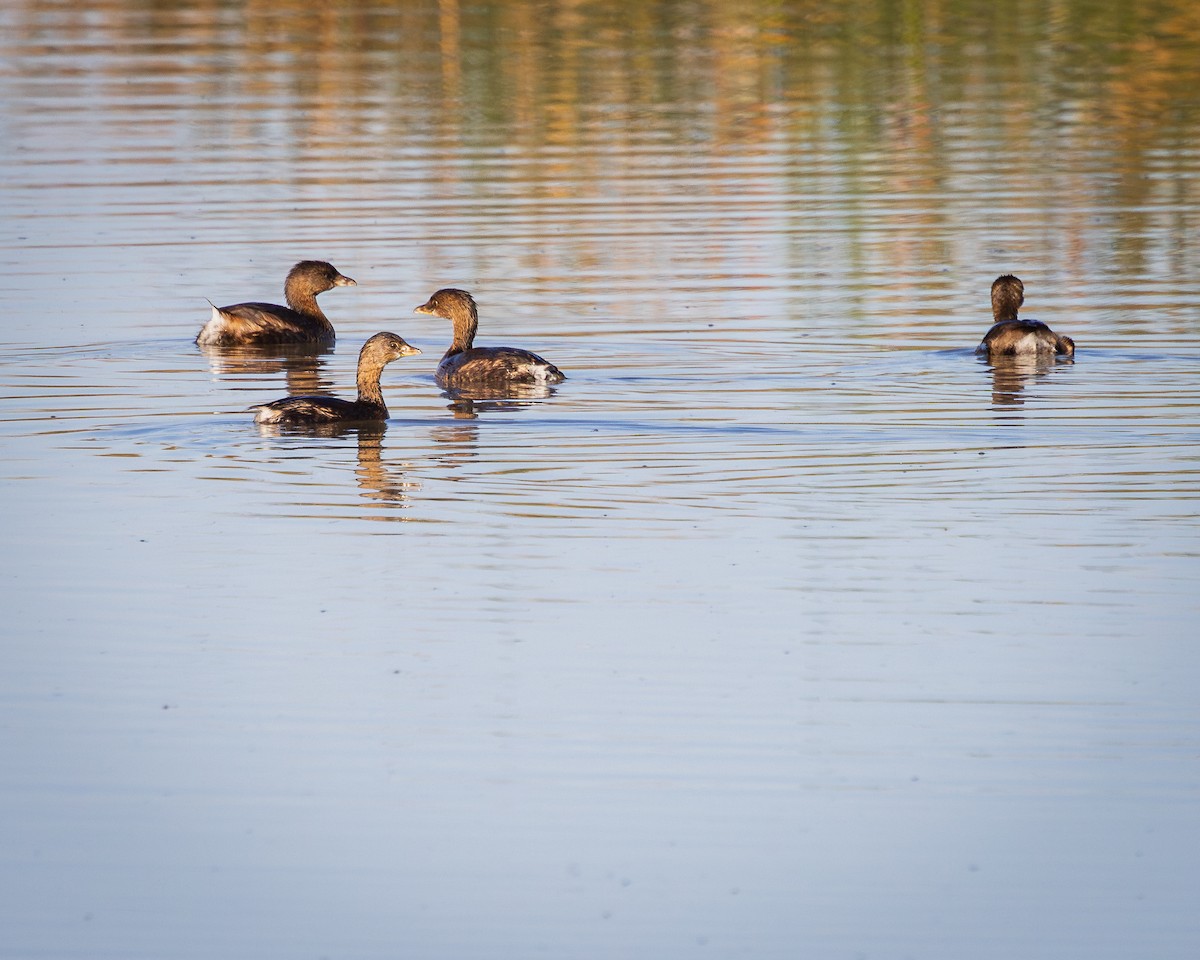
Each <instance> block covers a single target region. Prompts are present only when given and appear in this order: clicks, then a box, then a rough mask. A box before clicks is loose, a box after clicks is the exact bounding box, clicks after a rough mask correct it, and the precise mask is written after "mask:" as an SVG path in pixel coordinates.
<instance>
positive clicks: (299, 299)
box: [283, 271, 333, 330]
mask: <svg viewBox="0 0 1200 960" xmlns="http://www.w3.org/2000/svg"><path fill="white" fill-rule="evenodd" d="M328 289H330V288H329V287H327V286H317V287H315V288H314V286H313V281H312V278H311V277H308V276H305V275H303V274H297V273H296V272H295V271H293V272H292V273H289V274H288V277H287V280H286V281H284V284H283V298H284V299H285V300H286V301H287V305H288V306H289V307H291V308H292V309H293V310H295V311H296V312H297V313H302V314H304V315H305V316H306V317H312V318H313V319H315V320H320V321H321V323H323V324H324V325H325V326H327V327H329V329H330V330H332V329H333V324H331V323H330V322H329V318H328V317H327V316H325V311H324V310H322V309H321V308H320V307H319V306H318V305H317V294H318V293H324V292H325V291H326V290H328Z"/></svg>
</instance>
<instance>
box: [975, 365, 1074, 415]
mask: <svg viewBox="0 0 1200 960" xmlns="http://www.w3.org/2000/svg"><path fill="white" fill-rule="evenodd" d="M1072 363H1074V360H1073V359H1071V358H1070V357H1053V356H1050V357H1045V356H1024V357H993V358H992V359H991V361H990V362H989V363H988V366H989V367H990V369H991V374H992V403H993V404H995V405H996V406H1001V407H1019V406H1021V405H1022V404H1024V402H1025V397H1024V392H1025V388H1026V387H1027V386H1029V385H1031V384H1033V383H1035V382H1037V381H1038V380H1041V379H1044V378H1045V377H1048V376H1050V375H1051V374H1053V373H1054V371H1055V370H1056V369H1058V368H1060V367H1064V366H1070V365H1071V364H1072Z"/></svg>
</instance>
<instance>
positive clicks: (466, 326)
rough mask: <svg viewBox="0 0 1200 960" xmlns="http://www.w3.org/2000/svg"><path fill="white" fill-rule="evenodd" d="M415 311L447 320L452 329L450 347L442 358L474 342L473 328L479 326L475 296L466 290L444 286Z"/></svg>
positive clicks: (465, 349)
mask: <svg viewBox="0 0 1200 960" xmlns="http://www.w3.org/2000/svg"><path fill="white" fill-rule="evenodd" d="M415 312H417V313H424V314H426V315H428V316H432V317H441V318H443V319H444V320H449V321H450V324H451V326H452V327H453V329H454V338H453V340H451V342H450V349H448V350H447V351H446V354H445V356H444V357H442V359H443V360H444V359H445V358H446V357H452V356H454V355H455V354H457V353H463V352H465V351H467V350H470V349H471V345H472V344H474V342H475V330H476V328H477V327H478V326H479V310H478V308H477V307H476V306H475V298H474V297H472V296H471V295H470V294H469V293H467V291H466V290H456V289H454V288H453V287H446V288H444V289H442V290H439V291H438V292H437V293H435V294H434V295H433V296H432V297H430V298H429V300H428V301H426V302H425V303H423V304H421V306H419V307H417V308H416V311H415Z"/></svg>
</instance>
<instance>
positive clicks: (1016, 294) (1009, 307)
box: [992, 274, 1025, 323]
mask: <svg viewBox="0 0 1200 960" xmlns="http://www.w3.org/2000/svg"><path fill="white" fill-rule="evenodd" d="M1024 302H1025V284H1023V283H1022V282H1021V281H1020V279H1019V278H1017V277H1014V276H1012V275H1011V274H1005V275H1004V276H1002V277H997V278H996V281H995V282H994V283H993V284H992V320H993V322H995V323H1001V322H1002V321H1005V320H1016V319H1017V311H1018V310H1020V308H1021V304H1023V303H1024Z"/></svg>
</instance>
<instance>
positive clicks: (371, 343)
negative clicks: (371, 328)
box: [358, 332, 421, 363]
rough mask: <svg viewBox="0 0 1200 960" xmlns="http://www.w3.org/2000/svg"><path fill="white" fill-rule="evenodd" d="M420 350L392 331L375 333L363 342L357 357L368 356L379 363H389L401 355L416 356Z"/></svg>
mask: <svg viewBox="0 0 1200 960" xmlns="http://www.w3.org/2000/svg"><path fill="white" fill-rule="evenodd" d="M420 352H421V351H420V350H418V349H417V348H416V347H414V346H413V345H412V344H411V343H409V342H408V341H407V340H405V339H404V338H403V337H401V336H398V335H397V334H394V333H387V332H384V333H377V334H375V336H373V337H371V339H369V340H368V341H367V342H366V343H364V344H363V346H362V350H360V351H359V353H358V355H359V358H360V359H361V358H367V357H370V358H371V359H373V360H376V361H378V362H381V363H391V361H393V360H399V359H400V358H401V357H412V356H416V355H417V354H418V353H420Z"/></svg>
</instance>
